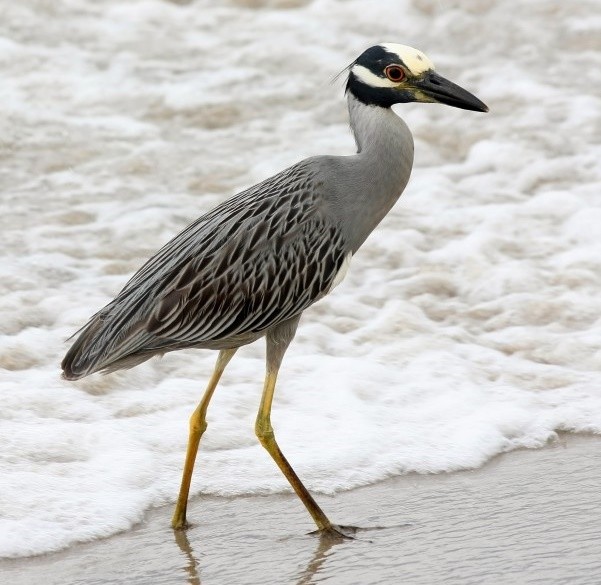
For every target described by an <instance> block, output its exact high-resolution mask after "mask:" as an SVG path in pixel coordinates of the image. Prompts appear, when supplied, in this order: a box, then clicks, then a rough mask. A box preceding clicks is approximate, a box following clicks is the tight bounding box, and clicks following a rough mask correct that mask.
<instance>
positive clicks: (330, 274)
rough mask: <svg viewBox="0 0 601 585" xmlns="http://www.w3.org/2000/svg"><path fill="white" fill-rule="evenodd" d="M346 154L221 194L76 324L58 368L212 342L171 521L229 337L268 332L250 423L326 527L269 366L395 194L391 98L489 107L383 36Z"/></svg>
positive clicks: (407, 170)
mask: <svg viewBox="0 0 601 585" xmlns="http://www.w3.org/2000/svg"><path fill="white" fill-rule="evenodd" d="M346 89H347V100H348V110H349V118H350V125H351V129H352V131H353V135H354V137H355V140H356V143H357V153H356V154H354V155H351V156H316V157H312V158H308V159H306V160H304V161H301V162H299V163H297V164H295V165H293V166H291V167H289V168H288V169H286V170H284V171H282V172H280V173H278V174H276V175H274V176H273V177H271V178H269V179H267V180H265V181H263V182H262V183H259V184H258V185H255V186H254V187H251V188H249V189H247V190H246V191H243V192H241V193H239V194H238V195H235V196H234V197H231V198H230V199H228V200H226V201H224V202H223V203H221V204H220V205H218V206H217V207H215V208H214V209H213V210H211V211H209V212H208V213H206V214H205V215H203V216H202V217H200V218H199V219H197V220H196V221H195V222H193V223H192V224H190V225H189V226H188V227H187V228H186V229H185V230H184V231H182V232H181V233H180V234H179V235H177V236H176V237H175V238H174V239H172V240H171V241H170V242H168V243H167V244H166V245H165V246H163V248H161V249H160V250H159V251H158V252H157V253H156V254H155V255H154V256H153V257H152V258H150V260H148V262H146V264H144V265H143V266H142V267H141V268H140V270H139V271H138V272H136V274H134V276H133V277H132V278H131V279H130V280H129V282H128V283H127V284H126V285H125V286H124V288H123V289H122V290H121V292H120V293H119V294H118V295H117V297H116V298H115V299H114V300H113V301H112V302H110V303H109V304H108V305H107V306H106V307H104V308H103V309H101V310H100V311H99V312H98V313H96V314H95V315H94V316H93V317H92V318H91V319H90V321H89V322H88V323H87V325H85V326H84V327H83V329H82V330H81V331H80V332H79V334H78V337H77V339H76V340H75V342H74V343H73V346H72V347H71V349H70V350H69V351H68V352H67V355H66V356H65V359H64V360H63V362H62V368H63V375H64V377H65V378H66V379H69V380H77V379H79V378H82V377H84V376H87V375H89V374H92V373H94V372H97V371H104V372H111V371H114V370H118V369H121V368H128V367H132V366H135V365H137V364H139V363H141V362H143V361H145V360H147V359H149V358H150V357H152V356H154V355H157V354H164V353H166V352H169V351H174V350H178V349H184V348H205V349H217V350H220V353H219V357H218V359H217V365H216V367H215V371H214V373H213V376H212V377H211V380H210V381H209V385H208V388H207V390H206V391H205V395H204V397H203V399H202V400H201V402H200V404H199V406H198V408H197V409H196V410H195V412H194V414H193V415H192V418H191V419H190V437H189V443H188V453H187V456H186V462H185V465H184V475H183V479H182V487H181V489H180V495H179V498H178V503H177V506H176V513H175V515H174V519H173V526H174V527H176V528H182V527H185V526H186V506H187V498H188V490H189V485H190V480H191V476H192V469H193V465H194V460H195V457H196V451H197V449H198V444H199V440H200V436H201V435H202V433H203V432H204V430H205V429H206V426H207V425H206V420H205V417H206V410H207V406H208V402H209V400H210V398H211V396H212V394H213V391H214V390H215V387H216V385H217V382H218V381H219V378H220V376H221V373H222V372H223V370H224V368H225V366H226V365H227V363H228V362H229V360H230V359H231V357H232V356H233V355H234V353H235V351H236V350H237V348H239V347H241V346H243V345H246V344H248V343H251V342H253V341H255V340H257V339H259V338H260V337H263V336H265V337H266V340H267V375H266V378H265V386H264V391H263V398H262V400H261V407H260V409H259V414H258V416H257V423H256V427H255V429H256V433H257V435H258V437H259V439H260V441H261V443H262V444H263V445H264V446H265V448H266V449H267V450H268V451H269V453H270V454H271V456H272V457H273V458H274V460H275V461H276V463H277V464H278V466H279V467H280V469H281V470H282V471H283V473H284V474H285V475H286V477H287V478H288V480H289V481H290V483H291V485H292V487H293V488H294V490H295V491H296V492H297V494H298V495H299V497H300V498H301V500H302V501H303V503H304V504H305V506H306V507H307V509H308V510H309V512H310V513H311V515H312V516H313V518H314V520H315V522H316V524H317V526H318V528H319V529H321V530H325V531H332V530H334V528H333V525H332V524H331V523H330V522H329V520H328V519H327V518H326V516H325V514H324V513H323V512H322V511H321V509H320V508H319V506H317V504H316V503H315V501H314V500H313V498H312V497H311V496H310V494H309V493H308V492H307V490H306V489H305V488H304V486H303V485H302V483H301V482H300V480H299V479H298V477H297V476H296V474H295V473H294V471H293V469H292V467H291V466H290V464H289V463H288V462H287V461H286V459H285V458H284V456H283V454H282V453H281V451H280V450H279V447H278V446H277V443H276V442H275V436H274V433H273V428H272V427H271V423H270V411H271V402H272V399H273V391H274V388H275V380H276V376H277V371H278V370H279V367H280V364H281V361H282V358H283V356H284V353H285V351H286V349H287V347H288V344H289V343H290V341H291V340H292V338H293V337H294V333H295V331H296V327H297V324H298V321H299V318H300V315H301V314H302V312H303V311H304V310H305V309H307V308H308V307H309V306H310V305H312V304H313V303H315V302H316V301H318V300H319V299H321V298H322V297H324V296H325V295H326V294H328V293H329V292H331V291H332V290H333V289H334V288H335V286H336V285H337V284H339V282H340V281H341V280H342V278H343V277H344V274H345V273H346V270H347V269H348V265H349V263H350V260H351V258H352V256H353V255H354V254H355V253H356V252H357V250H358V249H359V248H360V246H361V245H362V244H363V242H364V241H365V239H366V238H367V237H368V236H369V234H370V233H371V232H372V231H373V229H374V228H375V227H376V226H377V225H378V223H380V221H381V220H382V219H383V218H384V217H385V216H386V214H387V213H388V212H389V211H390V209H391V208H392V206H393V205H394V204H395V202H396V201H397V200H398V198H399V197H400V195H401V193H402V192H403V190H404V188H405V186H406V184H407V181H408V180H409V176H410V174H411V168H412V164H413V139H412V136H411V133H410V131H409V129H408V128H407V126H406V124H405V123H404V122H403V121H402V120H401V118H399V117H398V116H397V115H396V114H395V113H394V112H393V111H392V110H391V105H393V104H395V103H401V102H408V101H422V102H434V101H438V102H442V103H447V104H449V105H453V106H456V107H460V108H464V109H472V110H478V111H486V106H485V105H484V104H483V103H482V102H480V101H479V100H478V99H477V98H475V97H474V96H473V95H471V94H470V93H468V92H467V91H465V90H463V89H461V88H459V87H458V86H456V85H454V84H452V83H451V82H449V81H447V80H446V79H444V78H442V77H440V76H439V75H437V74H436V73H435V72H434V71H433V65H432V63H431V61H430V60H429V59H428V58H427V57H426V56H425V55H424V54H423V53H421V52H420V51H417V50H416V49H412V48H411V47H406V46H404V45H396V44H391V43H387V44H382V45H376V46H374V47H371V48H370V49H368V50H367V51H365V52H364V53H363V54H362V55H361V56H360V57H359V58H358V59H357V60H356V61H355V62H354V63H352V64H351V66H350V67H349V77H348V81H347V88H346Z"/></svg>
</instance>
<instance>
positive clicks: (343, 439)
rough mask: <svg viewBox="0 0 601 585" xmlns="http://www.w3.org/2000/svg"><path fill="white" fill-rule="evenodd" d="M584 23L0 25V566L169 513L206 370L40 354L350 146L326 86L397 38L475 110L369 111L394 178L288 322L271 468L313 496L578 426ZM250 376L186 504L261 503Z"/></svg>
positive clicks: (214, 417) (266, 484)
mask: <svg viewBox="0 0 601 585" xmlns="http://www.w3.org/2000/svg"><path fill="white" fill-rule="evenodd" d="M596 5H597V3H596V2H594V1H585V0H578V1H575V2H570V3H564V4H558V3H557V2H555V1H553V0H536V1H532V2H523V3H520V4H519V5H516V6H514V5H512V6H511V7H509V6H508V5H505V4H501V3H498V2H492V1H490V2H482V1H478V2H474V1H470V0H457V1H456V2H452V3H440V2H434V1H430V0H419V1H415V2H408V1H401V2H399V1H398V0H395V1H392V0H387V1H383V2H379V3H378V9H377V10H376V9H371V10H370V11H369V12H367V11H366V10H365V3H362V2H359V1H358V0H354V1H345V2H342V1H340V0H338V1H335V0H316V1H314V2H308V1H306V2H303V1H294V2H291V1H289V0H288V1H276V0H274V1H270V2H250V1H234V0H232V1H230V2H227V3H224V4H222V5H219V6H218V7H215V3H211V2H208V1H204V2H192V3H185V2H184V3H181V2H164V1H159V0H141V1H137V2H128V3H123V2H118V1H116V0H107V1H106V2H102V3H89V2H85V1H84V0H69V1H68V2H62V3H50V2H46V1H42V0H39V1H33V0H32V1H29V2H19V3H13V4H10V5H8V4H7V5H5V6H3V7H2V8H1V18H0V74H1V76H2V80H3V82H2V90H1V91H2V109H3V116H2V117H0V149H1V156H2V162H3V164H2V168H1V169H0V190H1V205H2V210H1V211H2V212H1V213H0V238H1V248H0V255H1V257H2V259H1V264H0V270H1V272H0V274H1V278H0V292H1V297H0V330H1V333H2V337H0V367H1V368H2V370H1V371H0V384H1V385H0V392H1V401H2V408H1V414H0V417H1V419H2V420H1V424H0V445H2V447H1V448H0V486H1V490H0V493H1V495H0V498H1V500H0V556H24V555H29V554H35V553H41V552H45V551H50V550H57V549H60V548H62V547H66V546H68V545H71V544H73V543H75V542H81V541H85V540H89V539H93V538H99V537H105V536H109V535H111V534H115V533H116V532H118V531H121V530H126V529H128V528H130V527H131V526H133V525H134V524H135V523H137V522H139V521H140V520H141V519H142V518H143V517H144V514H145V511H146V510H148V509H149V508H150V507H152V506H157V505H160V504H162V503H167V502H171V501H173V499H174V497H175V494H176V492H177V488H178V484H179V474H180V470H181V465H182V460H183V453H184V449H185V441H186V434H187V418H188V416H189V414H190V412H191V410H192V409H193V408H194V405H195V402H196V400H197V399H198V397H199V395H200V393H201V390H202V387H203V385H204V382H205V380H206V378H207V376H208V374H209V372H210V370H211V368H212V362H213V360H214V355H213V354H212V353H211V352H180V353H178V354H175V355H170V356H167V357H165V358H164V359H163V360H153V361H151V362H149V363H146V364H144V365H142V366H140V367H138V368H136V369H135V370H132V371H130V372H121V373H117V374H115V375H111V376H108V377H101V376H93V377H91V378H90V379H86V380H83V381H81V382H78V383H76V384H70V383H67V382H64V381H61V380H60V379H59V371H58V363H59V362H60V359H61V357H62V355H63V354H64V352H65V350H66V347H67V345H66V344H65V343H64V339H65V338H67V337H68V336H69V335H71V334H72V333H73V332H74V331H75V330H77V328H78V327H80V326H81V325H82V324H83V323H84V322H85V320H86V319H87V318H88V317H89V316H90V315H91V314H92V313H93V312H94V311H96V310H97V309H98V308H100V307H101V306H102V305H103V304H104V303H106V302H107V301H109V300H110V299H111V298H112V297H113V295H114V294H115V293H116V292H118V290H119V289H120V287H121V286H122V285H123V284H124V283H125V282H126V280H127V279H128V277H129V276H130V275H131V274H132V272H133V271H134V270H135V269H136V268H137V267H139V266H140V265H141V263H142V262H143V261H144V260H145V259H146V258H147V257H148V255H150V254H151V253H152V252H153V251H155V250H156V249H157V248H158V247H159V246H160V245H161V244H162V243H164V242H165V241H167V240H168V239H169V238H170V237H172V236H173V235H174V234H175V233H177V232H178V231H179V230H180V229H182V228H183V227H184V226H185V225H186V224H187V223H188V222H190V221H191V220H192V219H194V218H195V217H197V216H199V215H200V214H202V213H203V212H205V211H207V210H208V209H209V208H211V207H212V206H213V205H215V204H216V203H217V202H219V201H221V200H223V199H224V198H226V197H227V196H228V195H230V194H231V193H233V192H235V191H237V190H239V189H241V188H243V187H245V186H248V185H251V184H253V183H255V182H257V181H259V180H261V179H263V178H265V177H267V176H269V175H270V174H271V173H273V172H276V171H278V170H280V169H281V168H283V167H285V166H286V165H289V164H292V163H294V162H296V161H297V160H299V159H301V158H303V157H305V156H309V155H314V154H320V153H333V154H344V153H352V152H353V149H354V144H353V141H352V137H351V136H350V134H349V132H348V129H347V121H346V114H345V103H344V100H343V98H342V85H341V83H338V84H334V85H331V84H329V83H328V82H329V80H330V79H331V78H332V77H333V76H334V75H335V74H336V73H337V72H338V71H340V69H342V67H343V66H344V65H345V64H347V63H349V62H350V61H351V60H352V59H353V58H355V57H356V56H357V55H358V54H359V53H360V52H361V51H362V50H363V49H365V48H366V47H367V46H369V45H371V44H374V43H375V42H379V41H382V40H384V41H391V40H392V41H397V42H403V43H407V44H412V45H415V46H418V47H419V48H421V49H423V50H424V51H425V52H426V53H427V54H428V55H429V57H431V58H432V59H433V60H434V62H435V63H436V64H437V66H438V70H439V71H440V72H441V73H442V74H443V75H445V76H447V77H449V78H451V79H453V80H454V81H456V82H457V83H459V84H460V85H463V86H465V87H467V88H468V89H470V90H471V91H473V92H474V93H476V94H477V95H478V96H479V97H481V98H482V99H483V100H484V101H485V102H486V103H487V104H488V105H489V106H490V108H491V112H490V113H489V114H487V115H477V114H474V113H472V112H463V111H459V110H453V109H451V108H448V107H443V106H436V105H424V104H421V105H420V104H416V105H408V106H406V107H398V112H399V113H400V114H401V115H403V117H404V118H405V119H406V121H407V123H408V124H409V126H410V127H411V129H412V131H413V132H414V135H415V139H416V166H415V169H414V173H413V178H412V181H411V182H410V185H409V187H408V189H407V190H406V192H405V194H404V195H403V198H402V199H401V201H400V202H399V204H397V206H396V207H395V209H394V210H393V211H392V212H391V214H390V215H389V217H388V218H386V220H385V221H384V222H383V224H382V225H381V226H380V227H379V228H378V230H377V231H376V232H375V233H374V234H373V235H372V237H371V238H370V239H369V240H368V242H367V243H366V244H365V246H364V247H363V248H362V250H361V251H360V252H359V253H358V254H357V255H356V256H355V258H354V259H353V263H352V266H351V270H350V273H349V275H348V276H347V278H346V280H345V282H344V283H343V284H341V285H340V286H339V287H338V288H337V289H336V291H335V292H334V293H333V294H332V295H330V296H329V297H328V298H327V299H325V300H324V301H322V302H320V303H319V304H318V305H316V306H315V307H313V308H311V309H310V310H309V311H307V312H306V314H305V316H304V317H303V320H302V323H301V327H300V329H299V333H298V335H297V339H296V340H295V343H294V344H293V346H292V347H291V349H290V351H289V355H288V356H287V358H286V360H285V362H284V367H283V370H282V373H281V376H280V384H279V390H278V393H277V395H276V403H275V405H274V412H273V420H274V425H275V427H276V430H277V432H278V438H279V441H280V443H281V445H282V447H283V450H284V452H285V453H286V454H287V455H288V457H289V459H290V460H291V461H292V462H293V464H294V465H295V467H296V469H297V471H298V472H299V475H300V476H301V477H303V478H306V483H307V486H308V487H309V488H310V489H311V490H313V491H315V492H317V493H321V494H332V493H335V492H339V491H343V490H348V489H350V488H353V487H358V486H362V485H368V484H372V483H374V482H377V481H380V480H382V479H384V478H387V477H391V476H397V475H399V474H403V473H406V472H410V471H418V472H423V473H427V472H438V471H450V470H457V469H469V468H474V467H478V466H480V465H482V464H483V463H484V462H486V461H487V460H489V459H490V458H491V457H493V456H494V455H495V454H497V453H499V452H502V451H507V450H511V449H514V448H517V447H522V446H528V447H534V446H542V445H544V444H546V442H547V441H548V440H550V439H551V440H552V439H553V438H554V437H555V433H556V431H557V430H572V431H579V432H584V431H588V432H601V394H600V389H601V375H600V374H599V372H600V366H601V351H600V347H601V327H600V319H599V315H600V314H601V295H599V290H600V285H601V254H600V253H599V252H600V250H601V232H600V231H599V229H598V226H599V222H600V220H601V207H600V204H599V188H600V186H601V169H600V167H599V164H598V161H599V159H600V158H601V149H600V146H599V135H600V131H601V128H600V127H599V119H600V118H599V112H600V105H601V104H600V99H599V96H598V95H597V94H596V93H595V88H596V87H598V85H599V83H598V81H599V80H598V75H599V73H598V72H599V70H601V69H600V67H599V65H600V61H601V58H600V53H599V48H600V47H599V42H600V41H599V39H600V38H601V35H600V34H599V30H598V28H599V23H598V20H594V19H592V18H591V17H590V15H591V14H593V13H594V12H595V8H596ZM408 31H411V33H408ZM262 372H263V347H262V344H260V343H259V344H255V345H253V346H251V347H248V348H245V349H244V350H242V351H241V352H240V353H239V355H238V356H237V357H236V359H235V360H234V361H233V362H232V364H231V365H230V367H229V368H228V371H227V372H226V375H225V377H224V381H223V384H222V387H221V388H220V390H219V391H218V393H217V395H216V396H215V399H214V401H213V404H212V405H211V410H210V412H209V431H208V432H207V434H206V436H205V439H203V445H202V451H201V454H200V456H199V462H198V473H197V474H196V476H195V479H194V483H193V486H192V491H193V493H194V494H199V493H203V494H213V495H228V496H231V495H241V494H269V493H280V492H284V491H287V489H288V487H287V485H286V483H285V480H284V478H283V477H281V475H280V474H279V473H278V471H277V469H275V467H274V465H273V463H272V461H271V460H270V459H269V458H268V456H267V455H266V453H264V451H263V450H262V449H261V447H260V446H259V445H258V444H257V441H256V440H255V438H254V435H253V430H252V429H253V421H254V416H255V410H256V408H257V406H258V401H259V392H260V387H261V376H262ZM25 527H27V529H26V530H24V528H25Z"/></svg>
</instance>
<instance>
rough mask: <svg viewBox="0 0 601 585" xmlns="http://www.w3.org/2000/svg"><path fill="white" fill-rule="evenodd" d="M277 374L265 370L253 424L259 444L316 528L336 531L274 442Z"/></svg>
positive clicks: (272, 370) (275, 371)
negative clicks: (273, 421) (273, 417)
mask: <svg viewBox="0 0 601 585" xmlns="http://www.w3.org/2000/svg"><path fill="white" fill-rule="evenodd" d="M277 374H278V372H277V369H271V370H270V369H268V371H267V375H266V377H265V386H264V388H263V397H262V398H261V406H260V407H259V413H258V415H257V422H256V424H255V432H256V434H257V437H258V438H259V441H261V445H263V447H265V449H267V452H268V453H269V454H270V455H271V457H272V458H273V460H274V461H275V462H276V463H277V465H278V467H279V468H280V469H281V470H282V473H283V474H284V475H285V476H286V479H287V480H288V481H289V482H290V485H291V486H292V488H293V489H294V491H295V492H296V494H297V495H298V497H299V498H300V499H301V501H302V502H303V504H305V507H306V508H307V510H308V511H309V514H311V516H312V517H313V520H314V521H315V524H317V528H318V529H319V530H320V531H322V532H323V531H325V532H337V530H336V529H335V528H334V527H333V526H332V523H331V522H330V521H329V520H328V518H327V516H326V515H325V514H324V513H323V511H322V509H321V508H320V507H319V506H318V505H317V502H316V501H315V500H314V499H313V497H312V496H311V494H310V493H309V492H308V491H307V488H306V487H305V486H304V485H303V484H302V482H301V480H300V479H299V478H298V475H296V473H295V471H294V469H292V466H291V465H290V463H288V461H287V460H286V458H285V457H284V454H283V453H282V452H281V451H280V448H279V447H278V444H277V443H276V440H275V435H274V432H273V427H272V426H271V403H272V402H273V392H274V390H275V382H276V379H277Z"/></svg>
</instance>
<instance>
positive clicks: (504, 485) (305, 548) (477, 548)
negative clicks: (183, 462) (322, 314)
mask: <svg viewBox="0 0 601 585" xmlns="http://www.w3.org/2000/svg"><path fill="white" fill-rule="evenodd" d="M599 486H601V439H600V438H599V437H589V436H574V435H561V436H560V439H559V441H558V442H556V443H555V444H554V445H551V446H549V447H547V448H544V449H539V450H519V451H514V452H512V453H508V454H505V455H501V456H498V457H496V458H495V459H493V460H492V461H491V462H489V463H488V464H486V465H485V466H484V467H482V468H480V469H477V470H475V471H465V472H458V473H449V474H439V475H416V474H410V475H406V476H402V477H397V478H394V479H390V480H388V481H385V482H382V483H379V484H376V485H373V486H369V487H366V488H361V489H356V490H352V491H349V492H344V493H341V494H338V495H336V496H334V497H330V498H324V497H321V498H319V499H320V502H321V503H323V507H324V508H325V509H326V510H327V511H328V513H329V515H330V516H331V518H334V519H335V520H336V521H338V522H340V523H341V524H355V525H358V526H360V527H362V528H363V529H362V530H359V531H358V532H357V535H356V538H355V539H354V540H347V541H342V542H332V541H327V540H322V539H320V538H318V537H316V536H314V535H310V534H307V533H308V532H309V531H311V530H312V527H311V524H310V518H309V517H308V515H307V514H306V512H305V511H304V509H303V508H302V507H301V505H300V503H299V502H298V501H297V500H296V498H295V497H294V496H293V495H281V496H266V497H240V498H218V497H201V498H196V499H195V500H194V501H193V502H192V505H191V511H190V514H191V517H192V518H193V519H194V520H195V521H196V522H197V524H196V525H194V526H193V527H192V528H191V529H189V530H188V532H187V533H174V532H173V531H172V530H171V529H170V528H169V519H170V515H171V511H172V509H171V506H167V507H162V508H158V509H155V510H152V511H151V512H149V513H148V514H147V517H146V518H145V520H144V521H143V522H142V523H141V524H139V525H138V526H136V527H135V528H134V529H133V530H131V531H128V532H125V533H122V534H119V535H117V536H114V537H112V538H108V539H105V540H100V541H96V542H92V543H89V544H84V545H77V546H73V547H71V548H69V549H68V550H66V551H63V552H60V553H56V554H51V555H45V556H40V557H34V558H28V559H20V560H11V561H2V562H0V571H1V574H2V575H3V579H2V581H3V582H4V583H10V584H11V585H31V584H32V583H44V585H109V584H117V583H128V584H130V585H132V584H140V585H142V584H144V585H147V584H153V585H154V584H157V585H158V584H173V585H175V584H189V585H198V584H200V583H202V584H203V585H235V584H241V585H247V584H248V585H252V584H261V585H264V584H265V585H267V584H273V585H278V584H284V583H285V584H288V583H294V584H299V585H300V584H305V585H307V584H310V583H328V584H340V585H355V584H356V585H359V584H361V585H369V584H373V585H376V584H378V585H381V584H396V583H404V584H411V585H413V584H416V585H417V584H424V585H431V584H437V583H445V584H461V585H466V584H472V583H473V584H479V585H481V584H488V583H491V584H492V583H494V584H496V585H501V584H505V583H507V584H509V583H511V584H514V585H516V584H520V585H521V584H534V583H545V584H546V585H563V584H565V585H594V584H598V583H601V539H600V538H599V531H600V528H599V527H600V526H601V490H600V489H599Z"/></svg>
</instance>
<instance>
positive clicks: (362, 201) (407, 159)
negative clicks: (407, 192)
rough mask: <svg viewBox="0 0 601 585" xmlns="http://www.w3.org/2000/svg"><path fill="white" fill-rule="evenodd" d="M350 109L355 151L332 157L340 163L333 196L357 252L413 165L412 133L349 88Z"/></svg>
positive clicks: (348, 239)
mask: <svg viewBox="0 0 601 585" xmlns="http://www.w3.org/2000/svg"><path fill="white" fill-rule="evenodd" d="M348 109H349V116H350V124H351V129H352V131H353V134H354V136H355V141H356V143H357V150H358V152H357V154H356V155H354V156H346V157H336V158H337V159H338V164H339V165H340V166H341V167H342V168H340V167H339V168H338V173H337V176H338V179H339V180H340V179H342V180H340V181H339V183H340V189H339V190H338V193H337V195H338V196H337V199H338V203H339V212H341V213H343V214H344V215H345V216H346V217H345V221H344V222H342V225H343V226H344V229H345V232H346V233H345V235H346V237H347V241H348V243H349V245H350V247H351V250H352V252H355V251H356V250H357V248H359V246H360V245H361V244H362V243H363V242H364V241H365V238H367V236H368V235H369V234H370V233H371V231H372V230H373V229H374V228H375V227H376V226H377V225H378V224H379V223H380V221H381V220H382V219H383V218H384V216H385V215H386V214H387V213H388V212H389V211H390V208H391V207H392V206H393V205H394V204H395V203H396V201H397V200H398V198H399V197H400V195H401V193H402V192H403V189H404V188H405V185H406V184H407V181H408V180H409V175H410V174H411V167H412V166H413V137H412V136H411V132H410V131H409V128H407V125H406V124H405V122H403V120H401V118H399V117H398V116H397V115H396V114H395V113H394V112H393V111H392V110H391V109H390V108H380V107H377V106H366V105H365V104H363V103H361V102H360V101H358V100H357V99H356V98H355V97H353V95H352V94H350V93H349V94H348ZM337 166H338V165H337Z"/></svg>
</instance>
